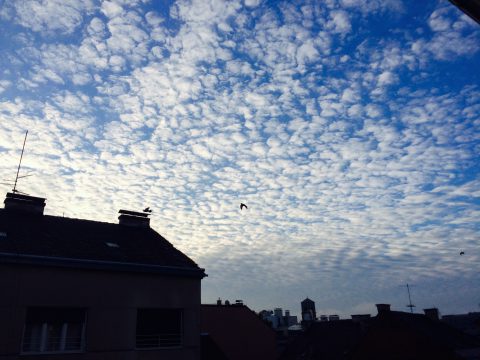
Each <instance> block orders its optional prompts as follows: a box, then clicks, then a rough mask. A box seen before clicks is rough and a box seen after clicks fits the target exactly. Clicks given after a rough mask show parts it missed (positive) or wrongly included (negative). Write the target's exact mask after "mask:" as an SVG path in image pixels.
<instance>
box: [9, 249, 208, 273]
mask: <svg viewBox="0 0 480 360" xmlns="http://www.w3.org/2000/svg"><path fill="white" fill-rule="evenodd" d="M2 263H3V264H16V265H39V266H52V267H63V268H73V269H89V270H105V271H120V272H132V273H151V274H162V275H171V276H185V277H194V278H200V279H202V278H204V277H206V276H208V275H207V274H205V269H202V268H200V267H198V268H186V267H180V266H162V265H152V264H141V263H128V262H117V261H104V260H90V259H74V258H64V257H52V256H39V255H27V254H12V253H3V252H0V264H2Z"/></svg>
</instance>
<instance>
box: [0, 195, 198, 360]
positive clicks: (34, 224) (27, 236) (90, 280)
mask: <svg viewBox="0 0 480 360" xmlns="http://www.w3.org/2000/svg"><path fill="white" fill-rule="evenodd" d="M44 206H45V199H41V198H36V197H31V196H22V195H18V194H14V193H9V194H7V198H6V199H5V208H4V209H0V288H1V289H2V296H0V360H7V359H8V360H13V359H20V358H21V359H29V358H38V357H39V355H44V356H45V355H50V356H52V358H59V359H60V358H61V359H79V360H80V359H81V360H83V359H85V360H93V359H105V360H109V359H120V360H122V359H124V360H130V359H158V358H162V359H189V360H190V359H192V360H193V359H196V360H198V359H200V290H201V289H200V282H201V279H202V278H203V277H204V276H205V272H204V270H203V269H201V268H199V267H198V265H197V264H195V263H194V262H193V261H192V260H191V259H189V258H188V257H187V256H186V255H184V254H183V253H181V252H180V251H178V250H177V249H175V248H174V247H173V245H172V244H170V243H169V242H168V241H167V240H165V239H164V238H163V237H162V236H161V235H160V234H158V233H157V232H155V231H154V230H153V229H151V228H150V227H149V219H148V214H144V213H136V212H131V211H122V212H121V215H120V217H119V219H120V222H119V224H111V223H102V222H96V221H88V220H80V219H70V218H63V217H55V216H48V215H44V214H43V207H44ZM44 356H43V357H42V358H45V357H44ZM53 356H55V357H53ZM48 358H50V357H48Z"/></svg>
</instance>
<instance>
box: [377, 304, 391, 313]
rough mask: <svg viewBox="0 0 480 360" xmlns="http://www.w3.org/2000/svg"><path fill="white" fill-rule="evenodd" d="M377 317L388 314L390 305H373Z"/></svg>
mask: <svg viewBox="0 0 480 360" xmlns="http://www.w3.org/2000/svg"><path fill="white" fill-rule="evenodd" d="M375 306H376V307H377V311H378V315H380V314H385V313H388V312H390V304H375Z"/></svg>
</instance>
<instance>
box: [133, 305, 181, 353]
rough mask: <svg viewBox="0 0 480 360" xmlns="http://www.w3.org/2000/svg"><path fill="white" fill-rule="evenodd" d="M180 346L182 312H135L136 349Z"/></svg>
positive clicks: (151, 310)
mask: <svg viewBox="0 0 480 360" xmlns="http://www.w3.org/2000/svg"><path fill="white" fill-rule="evenodd" d="M181 345H182V310H180V309H138V310H137V338H136V346H137V349H152V348H168V347H179V346H181Z"/></svg>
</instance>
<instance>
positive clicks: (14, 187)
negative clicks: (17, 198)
mask: <svg viewBox="0 0 480 360" xmlns="http://www.w3.org/2000/svg"><path fill="white" fill-rule="evenodd" d="M27 135H28V130H27V131H26V132H25V139H24V140H23V147H22V154H21V155H20V161H19V162H18V169H17V176H16V177H15V184H14V185H13V190H12V192H14V193H15V192H17V181H18V174H19V173H20V166H21V165H22V158H23V151H24V150H25V143H26V142H27Z"/></svg>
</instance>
